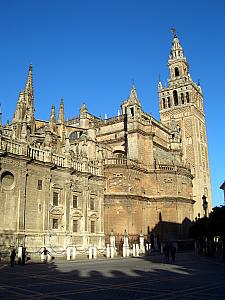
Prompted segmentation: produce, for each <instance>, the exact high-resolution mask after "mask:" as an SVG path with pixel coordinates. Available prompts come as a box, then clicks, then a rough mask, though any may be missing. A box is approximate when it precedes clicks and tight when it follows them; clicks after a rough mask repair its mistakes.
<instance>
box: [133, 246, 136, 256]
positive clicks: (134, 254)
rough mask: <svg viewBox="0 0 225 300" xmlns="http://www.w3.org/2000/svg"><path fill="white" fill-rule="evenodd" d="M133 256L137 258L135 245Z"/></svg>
mask: <svg viewBox="0 0 225 300" xmlns="http://www.w3.org/2000/svg"><path fill="white" fill-rule="evenodd" d="M133 256H136V248H135V244H133Z"/></svg>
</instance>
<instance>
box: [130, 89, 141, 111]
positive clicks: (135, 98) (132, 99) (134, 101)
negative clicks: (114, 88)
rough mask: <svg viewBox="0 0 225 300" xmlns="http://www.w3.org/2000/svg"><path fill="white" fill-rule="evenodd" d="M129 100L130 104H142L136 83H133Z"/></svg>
mask: <svg viewBox="0 0 225 300" xmlns="http://www.w3.org/2000/svg"><path fill="white" fill-rule="evenodd" d="M128 102H129V104H137V105H138V106H141V104H140V101H139V99H138V96H137V92H136V89H135V86H134V84H132V87H131V91H130V96H129V98H128Z"/></svg>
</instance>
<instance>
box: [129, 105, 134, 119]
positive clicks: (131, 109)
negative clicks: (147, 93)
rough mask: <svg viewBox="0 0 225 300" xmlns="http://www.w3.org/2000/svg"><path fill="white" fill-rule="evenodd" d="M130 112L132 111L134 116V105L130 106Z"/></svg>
mask: <svg viewBox="0 0 225 300" xmlns="http://www.w3.org/2000/svg"><path fill="white" fill-rule="evenodd" d="M130 113H131V115H132V117H133V116H134V108H133V107H131V108H130Z"/></svg>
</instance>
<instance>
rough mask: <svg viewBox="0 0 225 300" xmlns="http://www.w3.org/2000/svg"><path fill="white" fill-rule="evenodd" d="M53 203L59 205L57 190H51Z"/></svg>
mask: <svg viewBox="0 0 225 300" xmlns="http://www.w3.org/2000/svg"><path fill="white" fill-rule="evenodd" d="M53 205H55V206H58V205H59V193H57V192H53Z"/></svg>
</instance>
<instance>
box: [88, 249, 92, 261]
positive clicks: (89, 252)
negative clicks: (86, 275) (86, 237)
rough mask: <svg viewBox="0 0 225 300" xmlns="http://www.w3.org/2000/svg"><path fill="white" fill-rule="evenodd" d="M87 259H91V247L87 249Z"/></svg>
mask: <svg viewBox="0 0 225 300" xmlns="http://www.w3.org/2000/svg"><path fill="white" fill-rule="evenodd" d="M88 258H89V259H92V246H89V249H88Z"/></svg>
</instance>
